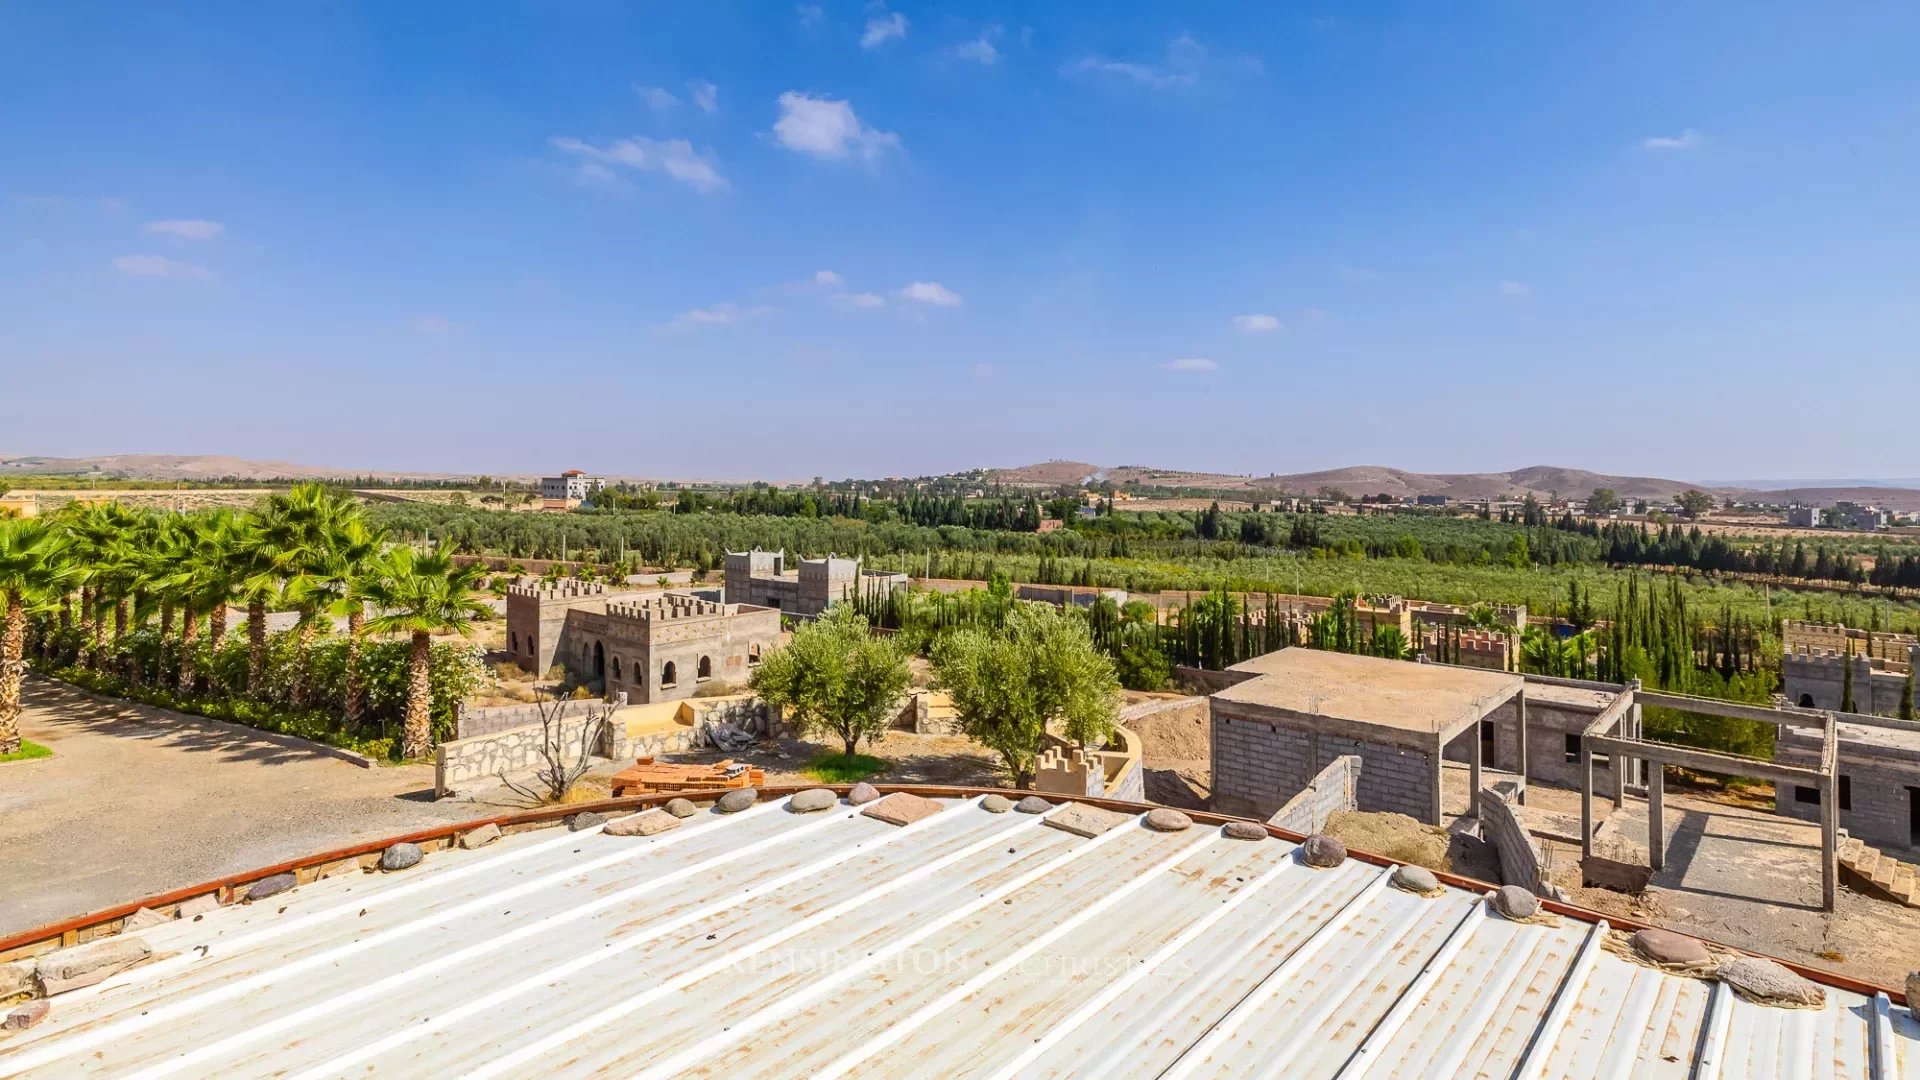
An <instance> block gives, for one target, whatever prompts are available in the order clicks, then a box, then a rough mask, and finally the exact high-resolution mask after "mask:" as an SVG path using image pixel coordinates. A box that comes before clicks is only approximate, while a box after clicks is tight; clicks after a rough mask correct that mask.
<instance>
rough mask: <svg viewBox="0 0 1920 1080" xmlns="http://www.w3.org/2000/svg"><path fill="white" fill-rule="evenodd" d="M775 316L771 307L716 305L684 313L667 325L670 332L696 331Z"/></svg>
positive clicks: (676, 316)
mask: <svg viewBox="0 0 1920 1080" xmlns="http://www.w3.org/2000/svg"><path fill="white" fill-rule="evenodd" d="M771 314H773V309H772V308H770V307H760V306H756V307H741V306H740V305H739V304H715V305H713V306H712V307H703V308H694V309H693V310H691V311H683V312H681V313H680V314H678V315H675V316H674V317H673V320H672V321H671V322H669V323H668V324H667V328H668V329H669V330H683V331H684V330H696V329H699V328H700V327H703V326H727V325H730V324H732V323H737V322H741V321H744V320H746V319H757V318H760V317H761V316H763V315H771Z"/></svg>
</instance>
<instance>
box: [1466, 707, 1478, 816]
mask: <svg viewBox="0 0 1920 1080" xmlns="http://www.w3.org/2000/svg"><path fill="white" fill-rule="evenodd" d="M1467 743H1468V745H1469V746H1470V749H1469V750H1468V751H1467V783H1468V785H1470V786H1471V787H1472V789H1473V790H1472V792H1471V793H1470V794H1469V795H1468V796H1467V812H1468V813H1469V814H1472V815H1473V818H1474V820H1475V821H1478V820H1480V757H1481V750H1480V743H1481V740H1480V722H1479V721H1475V722H1474V725H1473V738H1471V739H1468V740H1467Z"/></svg>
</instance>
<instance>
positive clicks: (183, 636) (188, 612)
mask: <svg viewBox="0 0 1920 1080" xmlns="http://www.w3.org/2000/svg"><path fill="white" fill-rule="evenodd" d="M199 633H200V619H199V616H197V615H196V614H195V613H194V610H193V605H192V604H188V605H186V608H185V609H184V610H183V611H181V613H180V683H179V685H180V692H181V693H183V694H191V693H193V668H194V655H193V639H194V637H195V636H196V635H198V634H199Z"/></svg>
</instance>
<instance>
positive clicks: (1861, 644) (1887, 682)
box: [1780, 619, 1920, 716]
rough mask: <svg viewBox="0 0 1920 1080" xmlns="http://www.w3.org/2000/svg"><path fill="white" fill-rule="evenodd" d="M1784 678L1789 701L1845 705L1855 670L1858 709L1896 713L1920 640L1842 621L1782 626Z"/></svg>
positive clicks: (1802, 704) (1826, 706)
mask: <svg viewBox="0 0 1920 1080" xmlns="http://www.w3.org/2000/svg"><path fill="white" fill-rule="evenodd" d="M1780 648H1781V652H1782V655H1781V657H1780V677H1781V682H1782V685H1783V688H1784V689H1785V691H1786V695H1787V700H1788V701H1789V702H1791V703H1793V704H1795V705H1797V706H1799V707H1800V708H1803V709H1839V708H1840V707H1841V704H1842V701H1843V699H1844V698H1845V696H1846V682H1847V675H1846V669H1847V667H1848V666H1849V665H1851V666H1852V668H1853V708H1852V709H1851V710H1850V711H1852V712H1858V713H1872V714H1874V715H1878V716H1894V715H1897V714H1898V712H1899V710H1900V702H1901V699H1902V697H1903V696H1904V695H1905V693H1906V686H1907V673H1908V672H1910V671H1912V670H1913V665H1914V664H1915V663H1916V662H1920V639H1915V637H1914V636H1913V635H1912V634H1890V633H1881V632H1878V631H1873V630H1861V629H1858V628H1856V627H1850V626H1842V625H1837V624H1824V623H1808V622H1797V621H1795V620H1793V619H1788V620H1786V621H1784V622H1782V623H1781V624H1780Z"/></svg>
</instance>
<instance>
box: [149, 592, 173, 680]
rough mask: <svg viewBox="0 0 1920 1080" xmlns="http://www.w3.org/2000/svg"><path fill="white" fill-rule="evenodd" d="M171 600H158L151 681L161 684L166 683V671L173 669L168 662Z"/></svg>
mask: <svg viewBox="0 0 1920 1080" xmlns="http://www.w3.org/2000/svg"><path fill="white" fill-rule="evenodd" d="M172 637H173V601H171V600H163V601H161V602H160V641H159V644H157V645H156V646H154V650H153V681H154V682H157V683H159V684H160V685H161V686H165V685H166V684H167V673H168V672H170V671H172V670H173V665H172V664H171V663H168V660H169V659H170V658H171V654H172V652H173V642H172V640H171V639H172Z"/></svg>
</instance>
